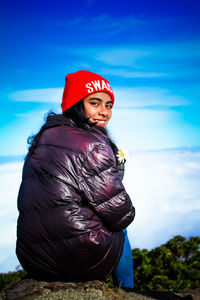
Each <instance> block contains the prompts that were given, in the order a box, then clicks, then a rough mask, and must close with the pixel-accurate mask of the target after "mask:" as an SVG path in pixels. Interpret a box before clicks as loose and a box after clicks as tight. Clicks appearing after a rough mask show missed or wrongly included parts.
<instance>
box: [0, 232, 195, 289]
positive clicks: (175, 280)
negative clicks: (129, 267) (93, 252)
mask: <svg viewBox="0 0 200 300" xmlns="http://www.w3.org/2000/svg"><path fill="white" fill-rule="evenodd" d="M132 253H133V264H134V266H133V269H134V284H135V286H134V288H135V290H137V291H174V292H181V291H182V290H183V289H185V288H190V289H194V288H197V287H200V237H190V238H189V240H187V239H186V238H184V237H182V236H180V235H178V236H175V237H174V238H172V239H171V240H169V241H168V242H167V243H166V244H164V245H161V246H160V247H156V248H155V249H152V250H150V251H148V250H147V249H143V250H140V249H138V248H136V249H134V250H133V251H132ZM25 276H26V272H25V271H23V270H17V271H16V272H9V273H7V274H0V290H1V289H2V288H4V287H6V286H7V285H9V284H11V283H13V282H15V281H17V280H20V279H23V278H24V277H25ZM106 284H107V285H108V286H109V287H112V286H113V281H112V277H111V276H110V277H109V278H108V279H107V281H106Z"/></svg>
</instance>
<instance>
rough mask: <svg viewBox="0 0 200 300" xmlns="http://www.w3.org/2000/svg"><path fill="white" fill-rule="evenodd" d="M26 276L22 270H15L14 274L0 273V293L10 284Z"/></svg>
mask: <svg viewBox="0 0 200 300" xmlns="http://www.w3.org/2000/svg"><path fill="white" fill-rule="evenodd" d="M25 276H26V272H25V271H24V270H19V269H18V267H17V268H16V271H15V272H9V273H6V274H4V273H0V291H1V290H2V289H4V288H5V287H7V286H8V285H10V284H11V283H13V282H15V281H17V280H21V279H23V278H24V277H25Z"/></svg>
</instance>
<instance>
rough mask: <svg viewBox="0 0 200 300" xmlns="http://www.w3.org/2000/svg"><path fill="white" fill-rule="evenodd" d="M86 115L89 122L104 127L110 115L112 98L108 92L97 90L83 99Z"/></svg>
mask: <svg viewBox="0 0 200 300" xmlns="http://www.w3.org/2000/svg"><path fill="white" fill-rule="evenodd" d="M83 103H84V107H85V112H86V115H87V116H88V117H89V121H90V122H91V123H96V125H97V126H102V127H106V125H107V123H108V121H109V120H110V118H111V116H112V105H113V104H112V99H111V96H110V95H109V94H108V93H104V92H99V93H94V94H91V95H89V96H87V97H85V98H84V99H83Z"/></svg>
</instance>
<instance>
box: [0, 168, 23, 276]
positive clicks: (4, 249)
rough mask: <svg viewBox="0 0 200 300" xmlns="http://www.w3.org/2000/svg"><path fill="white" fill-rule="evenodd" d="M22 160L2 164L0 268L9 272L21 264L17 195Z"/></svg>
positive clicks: (0, 187)
mask: <svg viewBox="0 0 200 300" xmlns="http://www.w3.org/2000/svg"><path fill="white" fill-rule="evenodd" d="M22 166H23V163H22V162H16V163H6V164H2V165H0V176H1V181H0V236H1V239H0V248H1V251H0V270H1V272H8V271H13V270H15V268H16V266H17V265H19V262H18V260H17V257H16V255H15V243H16V224H17V216H18V211H17V195H18V190H19V185H20V182H21V174H22Z"/></svg>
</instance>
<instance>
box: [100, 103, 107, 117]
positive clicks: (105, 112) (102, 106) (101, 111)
mask: <svg viewBox="0 0 200 300" xmlns="http://www.w3.org/2000/svg"><path fill="white" fill-rule="evenodd" d="M99 114H100V115H104V116H106V115H107V109H106V107H105V106H104V105H101V106H100V109H99Z"/></svg>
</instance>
